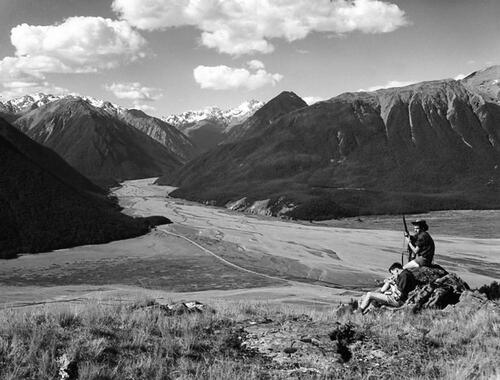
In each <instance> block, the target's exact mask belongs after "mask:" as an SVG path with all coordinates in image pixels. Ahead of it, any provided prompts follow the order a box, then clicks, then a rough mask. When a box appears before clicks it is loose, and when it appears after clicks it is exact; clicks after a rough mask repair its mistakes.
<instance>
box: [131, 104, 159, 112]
mask: <svg viewBox="0 0 500 380" xmlns="http://www.w3.org/2000/svg"><path fill="white" fill-rule="evenodd" d="M134 108H135V109H136V110H141V111H144V112H146V113H152V112H156V108H155V107H152V106H150V105H148V104H140V103H134Z"/></svg>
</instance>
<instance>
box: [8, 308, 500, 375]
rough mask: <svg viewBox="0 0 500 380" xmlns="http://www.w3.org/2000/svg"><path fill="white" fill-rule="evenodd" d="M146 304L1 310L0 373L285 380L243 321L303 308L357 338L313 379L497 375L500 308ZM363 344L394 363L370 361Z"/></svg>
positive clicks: (286, 317)
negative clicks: (364, 310)
mask: <svg viewBox="0 0 500 380" xmlns="http://www.w3.org/2000/svg"><path fill="white" fill-rule="evenodd" d="M142 303H144V304H145V303H147V301H138V302H137V303H136V304H135V305H130V304H129V305H114V306H109V305H102V304H99V303H92V304H87V305H82V306H75V307H59V308H57V309H56V308H54V307H52V308H49V307H46V308H39V309H32V310H28V311H26V310H25V311H20V310H3V311H0V379H6V380H7V379H12V380H13V379H63V378H65V377H64V374H63V376H61V374H60V373H59V370H60V368H61V366H62V364H61V360H64V359H67V363H66V364H68V363H69V365H67V368H68V370H67V372H66V373H68V374H70V375H71V366H72V365H73V364H75V363H77V366H78V378H79V379H93V380H98V379H99V380H105V379H117V380H118V379H120V380H125V379H236V380H237V379H269V378H282V376H281V375H280V373H279V372H276V371H274V369H275V366H274V365H273V363H272V362H271V361H270V360H269V359H267V358H265V357H263V356H260V355H258V354H256V353H255V352H249V351H245V350H244V349H242V348H241V347H240V341H239V339H240V338H239V337H240V335H239V332H241V326H244V325H245V323H248V321H249V320H253V321H254V320H258V319H259V318H270V319H273V320H275V321H294V320H300V318H296V317H299V316H301V317H304V315H306V316H308V317H309V318H310V319H311V320H312V321H314V322H320V326H321V323H324V325H325V326H331V325H332V323H335V322H339V323H341V324H349V325H352V326H353V328H354V329H355V330H356V333H357V335H358V336H362V337H363V339H362V340H359V341H357V342H355V343H352V344H351V350H352V354H353V355H352V359H351V360H349V361H347V362H345V363H337V364H336V365H335V366H334V367H332V368H333V369H332V371H331V372H329V373H324V374H321V375H315V376H316V377H317V378H325V379H338V378H346V379H347V378H348V379H351V378H352V379H363V378H366V379H376V378H388V379H437V378H439V379H450V380H451V379H495V378H498V377H499V376H500V367H499V364H498V358H499V357H500V347H499V341H500V339H499V338H500V317H499V313H498V311H499V308H498V306H491V305H490V307H483V308H479V309H478V308H477V307H476V306H474V305H471V306H470V307H467V306H464V307H460V308H456V309H453V310H451V311H447V312H445V311H426V312H424V313H421V314H417V315H414V314H410V313H408V312H403V311H397V312H394V311H382V312H380V313H374V314H372V315H370V314H368V315H365V316H361V315H359V314H353V313H351V312H349V311H348V312H346V313H343V314H342V315H338V313H337V312H336V310H334V309H332V308H324V309H311V308H310V307H306V306H295V305H276V304H270V303H254V302H239V303H238V302H222V301H214V302H212V303H211V304H210V305H211V306H212V307H213V308H214V311H213V312H205V313H203V314H195V315H178V316H166V315H165V314H164V313H163V312H162V311H161V310H160V309H159V308H155V307H152V308H137V307H135V308H134V307H131V306H140V305H141V304H142ZM294 318H295V319H294ZM302 319H303V318H302ZM297 323H299V322H297ZM323 333H328V331H323ZM368 346H369V347H372V348H373V347H376V348H377V350H378V351H379V352H380V351H381V352H383V354H384V355H387V356H390V357H391V358H392V360H391V361H390V362H388V361H386V360H384V359H381V358H377V357H374V358H371V359H369V360H368V361H367V359H366V358H367V357H368V358H370V357H371V356H369V355H367V353H369V351H367V347H368ZM388 363H390V364H388ZM283 376H284V375H283ZM310 376H312V375H310ZM306 377H307V376H305V377H304V378H306ZM66 378H67V377H66ZM69 378H71V376H70V377H69Z"/></svg>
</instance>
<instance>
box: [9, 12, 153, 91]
mask: <svg viewBox="0 0 500 380" xmlns="http://www.w3.org/2000/svg"><path fill="white" fill-rule="evenodd" d="M10 39H11V43H12V45H13V46H14V48H15V55H14V56H12V57H4V58H3V59H1V60H0V84H2V85H3V87H4V88H8V89H10V90H9V93H10V92H12V90H13V89H17V90H16V91H20V89H22V88H25V90H26V92H28V91H30V92H36V91H43V92H56V90H58V88H57V87H54V86H52V85H50V84H48V82H46V74H50V73H84V72H96V71H100V70H103V69H111V68H115V67H117V66H119V65H120V64H124V63H128V62H131V61H134V60H136V59H139V58H141V57H144V56H145V55H146V53H145V48H146V40H145V39H144V38H143V37H142V36H141V35H140V34H139V33H138V32H137V31H136V30H134V29H133V28H132V27H131V26H130V25H129V24H128V23H127V22H126V21H118V20H111V19H106V18H102V17H70V18H68V19H66V20H65V21H64V22H62V23H60V24H57V25H45V26H44V25H28V24H21V25H18V26H16V27H14V28H12V30H11V36H10ZM21 84H24V86H22V85H21ZM28 84H30V86H28ZM4 93H5V92H4Z"/></svg>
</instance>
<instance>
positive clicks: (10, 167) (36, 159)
mask: <svg viewBox="0 0 500 380" xmlns="http://www.w3.org/2000/svg"><path fill="white" fill-rule="evenodd" d="M0 221H1V228H0V258H11V257H15V256H16V255H17V254H18V253H23V252H24V253H35V252H42V251H48V250H52V249H59V248H66V247H72V246H75V245H82V244H97V243H104V242H108V241H111V240H115V239H125V238H130V237H133V236H138V235H141V234H144V233H146V232H147V231H149V228H150V227H151V226H152V224H154V223H153V222H154V221H153V220H152V219H151V220H150V219H143V218H131V217H129V216H126V215H124V214H122V213H121V212H120V209H119V207H118V206H117V204H116V202H115V201H114V200H112V199H109V198H108V197H107V196H106V192H105V191H104V190H102V189H101V188H99V187H98V186H96V185H95V184H93V183H92V182H90V181H89V180H88V179H87V178H85V177H83V176H82V175H81V174H80V173H78V172H77V171H76V170H75V169H73V168H72V167H71V166H70V165H68V164H67V163H66V162H65V161H64V160H63V159H62V158H61V157H59V156H58V155H57V154H56V153H55V152H53V151H52V150H50V149H49V148H46V147H44V146H42V145H40V144H38V143H36V142H35V141H33V140H31V139H30V138H29V137H27V136H25V135H24V134H23V133H21V132H20V131H18V130H17V129H16V128H14V127H13V126H12V125H10V124H9V123H8V122H6V121H5V120H4V119H1V118H0ZM165 222H168V220H167V219H166V218H163V219H157V220H156V223H165Z"/></svg>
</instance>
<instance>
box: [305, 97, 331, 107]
mask: <svg viewBox="0 0 500 380" xmlns="http://www.w3.org/2000/svg"><path fill="white" fill-rule="evenodd" d="M302 99H304V102H306V103H307V104H308V105H311V104H314V103H317V102H322V101H323V100H325V98H322V97H320V96H305V97H303V98H302Z"/></svg>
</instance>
